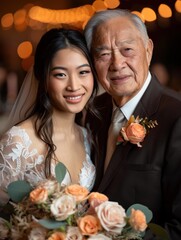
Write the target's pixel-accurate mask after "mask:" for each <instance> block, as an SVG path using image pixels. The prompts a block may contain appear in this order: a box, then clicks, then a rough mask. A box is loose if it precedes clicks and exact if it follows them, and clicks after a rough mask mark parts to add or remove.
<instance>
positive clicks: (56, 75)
mask: <svg viewBox="0 0 181 240" xmlns="http://www.w3.org/2000/svg"><path fill="white" fill-rule="evenodd" d="M53 76H54V77H56V78H65V77H66V74H65V73H54V74H53Z"/></svg>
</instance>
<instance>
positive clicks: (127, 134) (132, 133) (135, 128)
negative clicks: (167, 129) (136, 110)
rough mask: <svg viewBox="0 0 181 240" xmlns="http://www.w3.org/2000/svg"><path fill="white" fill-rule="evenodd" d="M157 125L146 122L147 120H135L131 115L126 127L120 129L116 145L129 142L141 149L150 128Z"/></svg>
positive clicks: (153, 122)
mask: <svg viewBox="0 0 181 240" xmlns="http://www.w3.org/2000/svg"><path fill="white" fill-rule="evenodd" d="M156 125H158V123H157V121H156V120H155V121H152V120H148V118H147V117H146V118H144V119H143V118H139V116H137V117H136V118H135V117H134V116H133V115H132V116H131V117H130V119H129V121H128V122H127V124H126V126H124V127H122V128H121V130H120V132H119V136H118V139H117V144H120V143H122V142H130V143H132V144H136V145H137V146H138V147H142V145H141V142H143V140H144V138H145V136H146V135H147V134H148V132H149V130H150V129H151V128H154V127H155V126H156Z"/></svg>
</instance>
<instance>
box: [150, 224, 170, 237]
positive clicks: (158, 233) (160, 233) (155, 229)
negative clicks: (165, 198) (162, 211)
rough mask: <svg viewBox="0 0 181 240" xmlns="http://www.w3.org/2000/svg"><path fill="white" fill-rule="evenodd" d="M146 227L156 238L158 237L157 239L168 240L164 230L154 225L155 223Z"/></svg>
mask: <svg viewBox="0 0 181 240" xmlns="http://www.w3.org/2000/svg"><path fill="white" fill-rule="evenodd" d="M148 227H149V228H150V229H151V231H152V232H153V233H154V234H156V236H157V237H159V239H162V240H169V239H170V238H169V237H168V233H167V232H166V230H165V229H164V228H163V227H161V226H159V225H157V224H155V223H149V224H148Z"/></svg>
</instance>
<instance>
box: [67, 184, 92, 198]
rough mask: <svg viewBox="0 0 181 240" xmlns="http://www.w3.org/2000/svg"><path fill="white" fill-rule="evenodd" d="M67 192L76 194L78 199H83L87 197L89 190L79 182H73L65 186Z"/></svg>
mask: <svg viewBox="0 0 181 240" xmlns="http://www.w3.org/2000/svg"><path fill="white" fill-rule="evenodd" d="M65 193H66V194H70V195H72V196H74V197H75V199H76V201H83V200H85V199H86V198H87V195H88V194H89V191H88V190H87V188H85V187H82V186H80V185H78V184H72V185H70V186H68V187H66V188H65Z"/></svg>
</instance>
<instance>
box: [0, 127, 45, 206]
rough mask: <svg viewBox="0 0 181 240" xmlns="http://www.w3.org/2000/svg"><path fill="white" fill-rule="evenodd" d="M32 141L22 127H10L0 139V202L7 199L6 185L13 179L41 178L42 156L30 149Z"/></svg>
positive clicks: (31, 181)
mask: <svg viewBox="0 0 181 240" xmlns="http://www.w3.org/2000/svg"><path fill="white" fill-rule="evenodd" d="M31 145H32V142H31V140H30V138H29V136H28V134H27V133H26V131H25V130H24V129H21V128H20V127H12V128H11V129H10V130H9V131H7V132H6V133H5V134H4V135H3V136H2V138H1V141H0V196H1V197H0V204H1V205H3V204H4V203H6V202H7V201H8V198H7V193H6V192H7V186H8V184H9V183H11V182H13V181H15V180H24V179H26V180H28V181H29V182H30V183H33V181H36V182H38V181H39V180H40V179H42V178H43V174H42V172H43V170H42V168H41V167H40V166H42V162H43V156H41V155H38V153H37V150H36V149H32V150H30V149H31V147H30V146H31Z"/></svg>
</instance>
